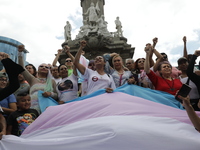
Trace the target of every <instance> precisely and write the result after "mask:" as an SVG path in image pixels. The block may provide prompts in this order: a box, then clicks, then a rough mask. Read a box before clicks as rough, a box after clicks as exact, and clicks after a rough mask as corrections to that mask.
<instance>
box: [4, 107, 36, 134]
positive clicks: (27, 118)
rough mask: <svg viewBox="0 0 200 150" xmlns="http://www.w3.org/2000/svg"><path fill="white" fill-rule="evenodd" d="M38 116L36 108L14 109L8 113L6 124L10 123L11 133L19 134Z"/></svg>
mask: <svg viewBox="0 0 200 150" xmlns="http://www.w3.org/2000/svg"><path fill="white" fill-rule="evenodd" d="M38 116H39V114H38V112H37V110H35V109H28V110H24V111H18V110H17V111H15V112H13V113H11V114H10V116H9V117H8V120H7V124H8V125H12V132H11V134H13V135H16V136H20V135H21V134H22V132H23V131H24V130H25V129H26V127H28V126H29V125H30V124H31V123H32V122H33V121H35V119H36V118H37V117H38Z"/></svg>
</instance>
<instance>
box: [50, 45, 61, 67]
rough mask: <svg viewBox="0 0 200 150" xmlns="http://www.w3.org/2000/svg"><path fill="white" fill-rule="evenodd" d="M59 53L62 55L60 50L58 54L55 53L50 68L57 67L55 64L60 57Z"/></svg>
mask: <svg viewBox="0 0 200 150" xmlns="http://www.w3.org/2000/svg"><path fill="white" fill-rule="evenodd" d="M61 53H62V49H58V53H57V55H56V57H55V58H54V60H53V63H52V66H53V67H56V66H57V65H56V64H57V62H58V58H59V57H60V55H61Z"/></svg>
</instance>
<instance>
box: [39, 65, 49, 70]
mask: <svg viewBox="0 0 200 150" xmlns="http://www.w3.org/2000/svg"><path fill="white" fill-rule="evenodd" d="M40 68H46V69H49V67H48V66H42V65H41V66H40Z"/></svg>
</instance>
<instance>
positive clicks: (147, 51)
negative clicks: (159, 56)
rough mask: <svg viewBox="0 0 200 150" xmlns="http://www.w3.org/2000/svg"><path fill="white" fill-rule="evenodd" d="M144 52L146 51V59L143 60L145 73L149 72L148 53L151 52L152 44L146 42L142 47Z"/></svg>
mask: <svg viewBox="0 0 200 150" xmlns="http://www.w3.org/2000/svg"><path fill="white" fill-rule="evenodd" d="M144 50H145V52H146V59H145V62H144V71H145V72H146V74H149V73H150V63H149V58H150V55H151V53H152V46H151V44H146V47H145V48H144Z"/></svg>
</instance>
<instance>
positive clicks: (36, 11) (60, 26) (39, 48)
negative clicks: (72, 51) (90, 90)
mask: <svg viewBox="0 0 200 150" xmlns="http://www.w3.org/2000/svg"><path fill="white" fill-rule="evenodd" d="M199 6H200V1H199V0H123V1H121V0H105V5H104V14H105V20H106V21H107V22H108V30H109V31H110V32H113V31H115V30H116V29H115V23H114V20H115V18H116V17H117V16H119V17H120V20H121V22H122V26H123V31H124V37H126V38H127V39H128V42H127V43H128V44H131V45H132V47H135V54H134V57H133V59H134V60H136V59H137V58H140V57H145V53H144V50H143V49H144V45H145V44H146V43H148V42H152V39H153V38H154V37H158V44H157V47H156V48H157V50H158V51H159V52H165V53H166V54H168V57H169V60H170V62H171V63H172V64H173V65H177V63H176V60H177V59H178V58H179V57H181V56H182V55H183V41H182V38H183V36H187V49H188V53H191V54H193V53H194V51H195V50H196V49H199V47H200V37H199V35H200V19H199V15H200V12H199ZM0 16H1V17H0V36H5V37H8V38H12V39H15V40H17V41H19V42H21V43H23V44H24V45H25V47H26V49H27V50H28V51H29V54H28V55H27V61H29V62H30V63H33V64H34V65H35V66H38V65H39V64H41V63H43V62H45V63H52V61H53V59H54V57H55V55H54V54H55V53H57V50H58V49H59V48H61V44H62V43H63V42H64V36H63V35H64V33H63V32H64V26H65V24H66V21H69V22H70V23H71V25H72V28H73V31H72V39H74V38H75V36H76V35H77V33H78V31H79V28H80V26H82V8H81V6H80V0H51V1H50V0H34V1H31V0H0Z"/></svg>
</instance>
